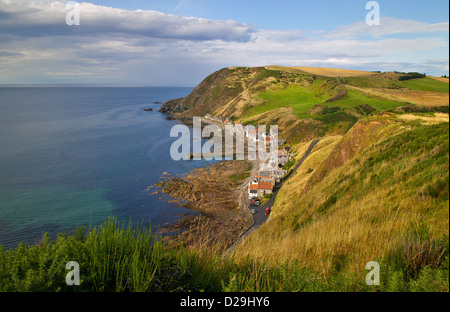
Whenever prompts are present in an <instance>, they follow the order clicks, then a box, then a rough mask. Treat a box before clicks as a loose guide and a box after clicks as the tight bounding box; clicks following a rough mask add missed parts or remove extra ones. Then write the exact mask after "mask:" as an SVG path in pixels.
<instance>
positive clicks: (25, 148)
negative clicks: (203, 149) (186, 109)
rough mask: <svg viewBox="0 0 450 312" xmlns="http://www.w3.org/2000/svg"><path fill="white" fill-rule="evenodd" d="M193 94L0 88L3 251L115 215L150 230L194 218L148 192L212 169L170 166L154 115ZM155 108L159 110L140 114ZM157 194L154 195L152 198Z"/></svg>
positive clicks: (166, 139)
mask: <svg viewBox="0 0 450 312" xmlns="http://www.w3.org/2000/svg"><path fill="white" fill-rule="evenodd" d="M191 90H192V88H184V87H183V88H182V87H173V88H172V87H142V86H132V87H130V86H120V87H118V86H17V85H15V86H10V85H9V86H8V85H3V86H1V87H0V246H2V248H3V249H9V248H15V247H17V246H18V244H20V243H21V242H23V243H26V244H35V243H37V242H39V240H40V239H41V238H42V235H43V234H44V233H49V235H50V237H51V238H52V239H55V238H56V237H57V234H58V233H70V231H71V230H73V229H74V228H75V227H77V226H80V225H84V226H98V225H100V224H102V223H103V222H105V221H106V220H107V219H108V218H110V217H116V218H117V220H118V221H119V222H120V223H125V225H127V224H128V223H129V222H132V223H133V224H141V225H143V226H150V227H151V229H152V230H153V231H156V230H158V229H159V228H160V227H163V226H165V225H168V224H173V223H175V222H176V221H177V220H178V219H180V218H181V217H183V216H184V215H186V214H189V213H191V212H190V211H188V210H186V209H184V208H182V207H179V206H178V205H176V204H174V203H170V201H169V200H168V198H165V197H164V196H163V195H161V194H157V195H155V194H153V192H154V191H155V189H152V188H151V189H149V188H148V187H149V186H151V185H153V184H155V183H157V182H159V181H161V177H162V176H164V175H165V174H166V173H168V174H170V175H182V174H183V173H187V172H189V171H191V170H193V169H195V168H197V167H200V166H204V165H205V162H206V161H185V160H180V161H174V160H172V158H171V157H170V147H171V145H172V143H173V142H174V141H175V140H177V138H172V137H170V130H171V129H172V127H173V126H174V125H176V124H178V123H179V122H178V121H174V120H166V115H164V114H162V113H159V112H158V109H159V108H160V106H161V104H159V103H163V102H164V101H166V100H169V99H175V98H179V97H184V96H186V95H187V94H189V92H190V91H191ZM146 108H153V111H144V109H146ZM152 194H153V195H152Z"/></svg>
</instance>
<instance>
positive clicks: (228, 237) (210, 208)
mask: <svg viewBox="0 0 450 312" xmlns="http://www.w3.org/2000/svg"><path fill="white" fill-rule="evenodd" d="M255 168H257V166H255V164H254V163H250V162H248V161H236V160H233V161H221V162H219V163H215V164H211V165H208V166H206V167H201V168H197V169H194V170H193V171H191V172H190V173H188V174H184V175H182V176H170V175H164V176H163V180H162V181H161V182H159V183H157V184H155V185H154V186H153V187H155V188H156V191H155V192H153V193H152V195H157V194H160V193H164V194H167V195H169V197H170V200H169V202H172V203H176V204H177V205H179V206H180V207H183V208H186V209H189V210H191V211H193V212H195V214H194V215H187V216H184V217H183V218H182V219H181V220H179V221H178V222H176V223H175V224H171V225H167V226H165V227H161V229H160V230H159V235H161V236H162V237H163V241H164V242H165V243H166V244H167V245H168V246H183V247H188V248H189V247H193V248H196V249H204V248H207V249H209V250H215V251H218V252H222V251H224V250H226V249H228V248H229V247H230V246H231V245H233V244H234V242H235V241H236V240H237V239H238V238H239V237H240V236H241V235H242V234H243V233H245V232H246V231H247V230H248V229H249V228H250V227H251V226H252V225H253V216H252V214H251V213H250V211H249V210H248V205H247V201H246V198H245V195H246V190H247V185H248V182H249V180H250V179H251V177H252V176H253V174H254V172H255ZM153 187H151V188H149V190H150V189H152V188H153Z"/></svg>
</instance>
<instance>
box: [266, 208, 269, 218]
mask: <svg viewBox="0 0 450 312" xmlns="http://www.w3.org/2000/svg"><path fill="white" fill-rule="evenodd" d="M268 214H270V207H267V208H266V216H267V215H268Z"/></svg>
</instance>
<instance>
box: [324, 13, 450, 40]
mask: <svg viewBox="0 0 450 312" xmlns="http://www.w3.org/2000/svg"><path fill="white" fill-rule="evenodd" d="M448 31H449V22H442V23H434V24H427V23H423V22H417V21H411V20H405V19H397V18H392V17H388V16H382V17H381V21H380V25H372V26H369V25H367V24H366V22H365V21H361V22H357V23H353V24H350V25H345V26H338V27H336V29H335V30H333V31H331V32H330V33H329V34H328V35H327V37H328V38H357V37H363V36H371V37H373V38H380V37H383V36H389V35H398V34H423V33H434V32H447V33H448Z"/></svg>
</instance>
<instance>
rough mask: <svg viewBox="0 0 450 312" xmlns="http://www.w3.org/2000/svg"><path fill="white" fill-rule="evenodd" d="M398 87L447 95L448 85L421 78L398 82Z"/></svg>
mask: <svg viewBox="0 0 450 312" xmlns="http://www.w3.org/2000/svg"><path fill="white" fill-rule="evenodd" d="M400 85H401V86H403V87H406V88H408V89H411V90H418V91H431V92H443V93H448V90H449V89H448V86H449V85H448V83H445V82H442V81H439V80H436V79H433V78H421V79H411V80H405V81H402V82H400Z"/></svg>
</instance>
